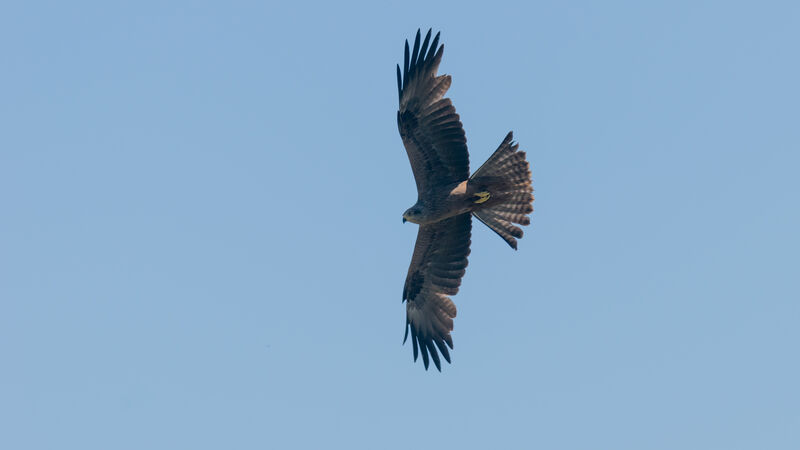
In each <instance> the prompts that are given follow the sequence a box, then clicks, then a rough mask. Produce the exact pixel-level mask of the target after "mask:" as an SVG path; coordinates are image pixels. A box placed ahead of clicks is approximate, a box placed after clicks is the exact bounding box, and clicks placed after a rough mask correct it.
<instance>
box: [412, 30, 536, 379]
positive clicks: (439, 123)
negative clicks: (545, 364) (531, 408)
mask: <svg viewBox="0 0 800 450" xmlns="http://www.w3.org/2000/svg"><path fill="white" fill-rule="evenodd" d="M420 38H421V35H420V31H419V30H417V37H416V39H415V40H414V47H413V49H412V50H411V51H409V46H408V41H406V46H405V58H404V61H403V67H402V69H401V67H400V65H398V66H397V92H398V95H399V97H400V108H399V110H398V111H397V128H398V129H399V130H400V137H402V139H403V145H404V146H405V148H406V152H407V153H408V159H409V161H410V162H411V170H412V171H413V172H414V179H415V180H416V183H417V203H415V204H414V206H412V207H410V208H408V209H407V210H406V212H404V213H403V223H405V222H406V221H408V222H413V223H416V224H419V232H418V234H417V243H416V244H415V245H414V254H413V256H412V257H411V266H410V267H409V268H408V275H407V276H406V282H405V287H404V288H403V301H404V302H406V332H405V337H404V338H403V343H405V342H406V340H407V339H408V332H409V330H411V341H412V343H413V346H414V347H413V348H414V361H416V360H417V357H418V356H419V353H422V361H423V362H424V364H425V370H427V369H428V365H429V363H430V360H433V363H434V364H435V365H436V368H437V369H438V370H439V371H441V370H442V366H441V362H440V360H439V353H441V355H442V356H443V357H444V359H445V360H447V362H448V363H449V362H450V352H449V351H448V349H447V348H448V347H450V349H452V348H453V338H452V337H451V336H450V332H451V331H452V330H453V318H454V317H455V316H456V305H455V304H454V303H453V301H452V300H450V296H452V295H455V294H456V293H458V287H459V286H460V285H461V278H462V277H463V276H464V272H465V270H466V267H467V256H468V255H469V252H470V249H469V246H470V236H471V231H472V216H475V217H477V218H478V220H480V221H481V222H483V223H484V224H485V225H486V226H488V227H489V228H491V229H492V231H494V232H495V233H497V234H498V235H500V237H501V238H503V240H505V241H506V242H507V243H508V245H510V246H511V247H512V248H513V249H515V250H516V248H517V239H519V238H521V237H522V229H521V228H520V227H518V226H516V225H514V224H520V225H528V224H530V217H528V215H529V214H530V213H531V212H533V187H532V185H531V170H530V167H529V165H528V162H527V161H526V160H525V152H522V151H519V150H518V147H519V146H518V145H517V144H516V143H514V142H513V141H512V139H513V134H512V133H511V132H509V133H508V135H507V136H506V137H505V139H503V142H502V143H501V144H500V147H498V148H497V150H496V151H495V152H494V153H493V154H492V156H490V157H489V159H488V160H487V161H486V162H485V163H483V165H482V166H481V167H480V168H478V170H476V171H475V173H473V174H472V176H470V174H469V153H468V151H467V138H466V137H465V135H464V128H463V127H462V125H461V120H460V118H459V116H458V114H456V110H455V108H454V107H453V103H452V102H451V101H450V99H449V98H444V94H445V92H447V90H448V89H449V88H450V82H451V78H450V75H437V74H436V72H437V69H438V68H439V63H440V62H441V61H442V52H443V51H444V45H439V33H436V37H434V38H433V41H431V30H428V34H426V35H425V40H423V41H422V42H421V43H420ZM429 44H430V45H429ZM437 349H438V352H437Z"/></svg>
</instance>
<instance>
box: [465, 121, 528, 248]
mask: <svg viewBox="0 0 800 450" xmlns="http://www.w3.org/2000/svg"><path fill="white" fill-rule="evenodd" d="M513 138H514V136H513V133H511V132H509V133H508V135H507V136H506V138H505V139H503V143H502V144H500V147H498V148H497V150H496V151H495V152H494V153H493V154H492V156H490V157H489V159H487V160H486V162H485V163H483V165H482V166H481V167H480V168H478V170H476V171H475V173H474V174H472V176H471V177H470V179H469V184H470V192H473V193H474V195H475V200H474V203H476V204H477V208H476V209H475V210H473V211H472V214H473V215H474V216H475V217H477V218H478V220H480V221H481V222H483V223H484V224H486V226H488V227H489V228H491V229H492V230H493V231H494V232H495V233H497V234H498V235H500V237H501V238H503V240H505V241H506V242H507V243H508V245H510V246H511V248H513V249H514V250H516V249H517V239H519V238H521V237H522V228H520V227H518V226H516V225H514V224H515V223H517V224H520V225H529V224H530V223H531V219H530V217H528V214H530V213H531V212H533V186H532V184H531V169H530V166H529V165H528V161H526V160H525V152H523V151H518V150H517V148H519V145H518V144H517V143H515V142H512V139H513Z"/></svg>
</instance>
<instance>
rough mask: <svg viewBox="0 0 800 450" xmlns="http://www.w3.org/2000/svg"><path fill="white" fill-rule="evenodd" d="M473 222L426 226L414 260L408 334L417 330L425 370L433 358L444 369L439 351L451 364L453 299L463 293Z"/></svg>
mask: <svg viewBox="0 0 800 450" xmlns="http://www.w3.org/2000/svg"><path fill="white" fill-rule="evenodd" d="M471 230H472V220H471V215H470V213H466V214H461V215H458V216H454V217H451V218H449V219H445V220H443V221H441V222H436V223H434V224H431V225H420V227H419V233H418V234H417V243H416V245H415V246H414V256H413V257H412V258H411V266H410V267H409V268H408V276H407V277H406V284H405V288H404V289H403V300H404V301H406V302H407V303H406V334H405V337H404V338H403V343H405V342H406V339H408V331H409V329H410V330H411V341H412V342H413V344H414V361H416V360H417V356H418V353H419V352H422V361H423V362H424V363H425V370H427V369H428V364H429V359H428V355H429V354H430V358H431V359H433V363H434V364H435V365H436V368H437V369H439V371H441V370H442V366H441V363H440V361H439V354H438V353H437V352H436V349H437V348H438V349H439V352H441V353H442V356H444V359H446V360H447V362H450V353H449V352H448V350H447V347H446V346H445V343H446V344H447V346H449V347H450V348H451V349H452V348H453V338H452V337H451V336H450V332H451V331H452V330H453V318H454V317H455V316H456V305H455V304H454V303H453V301H452V300H450V297H449V296H450V295H456V293H458V287H459V286H460V285H461V278H462V277H463V276H464V272H465V270H466V268H467V256H468V255H469V245H470V233H471Z"/></svg>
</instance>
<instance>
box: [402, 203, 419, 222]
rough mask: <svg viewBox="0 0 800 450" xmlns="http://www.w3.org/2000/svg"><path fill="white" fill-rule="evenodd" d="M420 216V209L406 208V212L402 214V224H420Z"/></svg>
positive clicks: (414, 207)
mask: <svg viewBox="0 0 800 450" xmlns="http://www.w3.org/2000/svg"><path fill="white" fill-rule="evenodd" d="M421 215H422V208H420V207H419V206H418V205H414V206H412V207H411V208H408V209H407V210H406V212H404V213H403V223H406V222H411V223H420V222H419V219H420V216H421Z"/></svg>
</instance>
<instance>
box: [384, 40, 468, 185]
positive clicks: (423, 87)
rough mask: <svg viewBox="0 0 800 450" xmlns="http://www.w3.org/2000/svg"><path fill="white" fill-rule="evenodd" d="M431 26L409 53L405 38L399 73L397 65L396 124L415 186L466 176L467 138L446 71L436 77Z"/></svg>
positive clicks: (436, 51)
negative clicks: (454, 105) (449, 91)
mask: <svg viewBox="0 0 800 450" xmlns="http://www.w3.org/2000/svg"><path fill="white" fill-rule="evenodd" d="M430 37H431V30H428V34H427V35H426V36H425V41H424V42H423V43H422V45H421V46H420V32H419V30H417V38H416V40H415V41H414V49H413V50H412V51H411V52H410V53H409V51H408V41H406V50H405V59H404V63H403V70H402V77H401V70H400V66H399V65H398V66H397V92H398V95H399V97H400V109H399V110H398V111H397V127H398V129H399V130H400V136H401V137H402V138H403V145H404V146H405V147H406V152H408V159H409V161H410V162H411V170H412V171H413V172H414V179H415V180H416V181H417V191H418V192H420V193H421V192H424V191H425V190H426V189H427V188H428V187H429V186H432V185H434V184H450V183H456V182H460V181H464V180H466V179H467V178H469V153H468V152H467V138H466V136H465V135H464V128H463V127H462V125H461V120H460V119H459V117H458V114H456V109H455V108H454V107H453V103H452V102H451V101H450V99H449V98H442V97H443V96H444V94H445V92H447V89H449V88H450V75H440V76H436V71H437V69H438V68H439V63H440V62H441V61H442V52H443V51H444V45H441V46H439V48H438V49H437V48H436V46H437V45H438V44H439V33H436V37H435V38H433V42H432V43H431V44H430V47H429V46H428V42H429V41H430Z"/></svg>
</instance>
